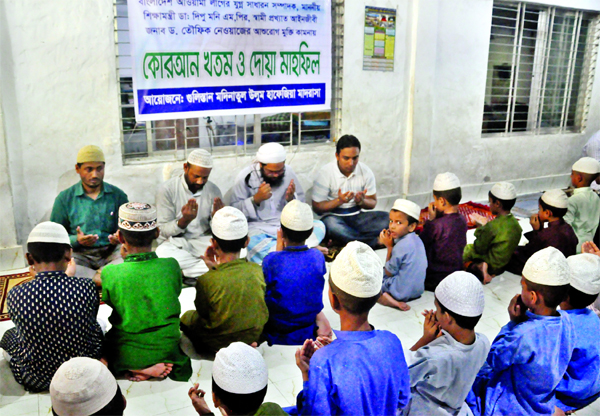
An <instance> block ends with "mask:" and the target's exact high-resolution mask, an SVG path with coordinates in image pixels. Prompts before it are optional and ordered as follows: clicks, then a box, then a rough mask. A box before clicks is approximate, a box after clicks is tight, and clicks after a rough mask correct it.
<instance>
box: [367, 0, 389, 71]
mask: <svg viewBox="0 0 600 416" xmlns="http://www.w3.org/2000/svg"><path fill="white" fill-rule="evenodd" d="M395 47H396V10H395V9H385V8H383V7H372V6H366V7H365V47H364V53H363V70H364V71H393V70H394V48H395Z"/></svg>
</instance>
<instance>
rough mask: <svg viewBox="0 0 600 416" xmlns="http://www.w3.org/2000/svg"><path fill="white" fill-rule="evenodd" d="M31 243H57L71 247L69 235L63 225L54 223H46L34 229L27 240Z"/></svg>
mask: <svg viewBox="0 0 600 416" xmlns="http://www.w3.org/2000/svg"><path fill="white" fill-rule="evenodd" d="M29 243H55V244H68V245H71V240H69V233H67V230H66V229H65V227H63V226H62V225H61V224H57V223H55V222H52V221H44V222H41V223H39V224H38V225H36V226H35V227H33V230H31V232H30V233H29V238H27V244H29Z"/></svg>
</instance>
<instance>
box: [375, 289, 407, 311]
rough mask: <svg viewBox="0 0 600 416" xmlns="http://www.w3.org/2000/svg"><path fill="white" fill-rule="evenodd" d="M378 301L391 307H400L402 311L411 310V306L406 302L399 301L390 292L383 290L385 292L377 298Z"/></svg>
mask: <svg viewBox="0 0 600 416" xmlns="http://www.w3.org/2000/svg"><path fill="white" fill-rule="evenodd" d="M377 303H380V304H382V305H384V306H389V307H391V308H396V309H400V310H401V311H408V310H410V306H408V305H407V304H406V303H404V302H400V301H397V300H396V299H394V298H393V297H392V295H390V294H389V293H388V292H383V294H382V295H381V296H380V297H379V299H378V300H377Z"/></svg>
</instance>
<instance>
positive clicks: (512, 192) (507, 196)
mask: <svg viewBox="0 0 600 416" xmlns="http://www.w3.org/2000/svg"><path fill="white" fill-rule="evenodd" d="M490 192H491V193H492V195H494V196H495V197H496V198H498V199H502V200H504V201H510V200H512V199H516V198H517V190H516V189H515V186H514V185H513V184H512V183H510V182H498V183H496V184H494V186H492V189H491V190H490Z"/></svg>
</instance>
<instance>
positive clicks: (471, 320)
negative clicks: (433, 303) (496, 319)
mask: <svg viewBox="0 0 600 416" xmlns="http://www.w3.org/2000/svg"><path fill="white" fill-rule="evenodd" d="M435 299H436V300H437V302H438V304H439V305H440V309H441V311H442V313H444V312H448V314H449V315H450V316H451V317H453V318H454V320H455V321H456V325H458V326H460V327H461V328H464V329H470V330H473V329H475V326H476V325H477V322H479V320H480V319H481V315H479V316H463V315H459V314H457V313H456V312H453V311H451V310H450V309H448V308H446V307H445V306H444V305H443V304H442V302H440V300H439V299H438V298H435Z"/></svg>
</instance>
